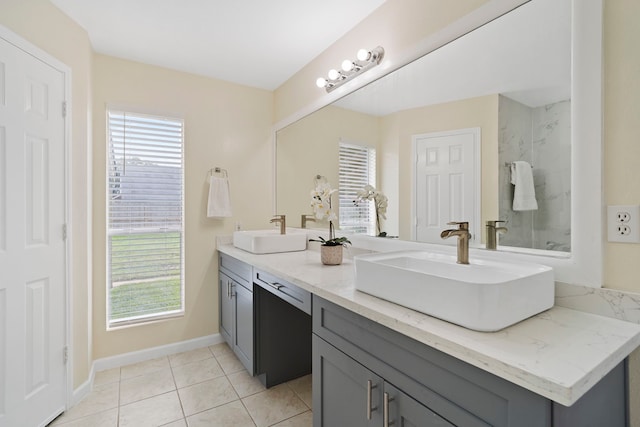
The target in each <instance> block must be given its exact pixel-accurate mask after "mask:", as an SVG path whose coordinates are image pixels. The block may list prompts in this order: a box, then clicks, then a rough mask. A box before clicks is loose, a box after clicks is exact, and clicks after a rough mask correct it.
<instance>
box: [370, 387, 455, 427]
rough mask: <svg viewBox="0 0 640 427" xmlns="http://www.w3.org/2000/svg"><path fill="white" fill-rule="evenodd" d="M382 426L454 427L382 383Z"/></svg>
mask: <svg viewBox="0 0 640 427" xmlns="http://www.w3.org/2000/svg"><path fill="white" fill-rule="evenodd" d="M382 406H383V417H384V420H383V425H384V426H391V425H393V426H394V427H418V426H420V427H455V426H454V425H453V424H451V423H450V422H448V421H447V420H445V419H444V418H442V417H441V416H439V415H438V414H436V413H435V412H433V411H431V410H430V409H429V408H427V407H426V406H423V405H421V404H420V403H418V402H417V401H415V400H413V399H412V398H411V397H409V396H408V395H406V394H405V393H403V392H402V391H400V390H398V389H397V388H395V387H394V386H392V385H391V384H389V383H387V382H385V383H384V393H383V396H382Z"/></svg>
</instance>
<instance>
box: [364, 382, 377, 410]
mask: <svg viewBox="0 0 640 427" xmlns="http://www.w3.org/2000/svg"><path fill="white" fill-rule="evenodd" d="M376 387H378V385H377V384H375V385H374V384H373V381H371V380H368V381H367V420H371V413H372V412H373V411H375V410H377V409H378V407H377V406H371V404H372V400H373V396H372V395H373V389H374V388H376Z"/></svg>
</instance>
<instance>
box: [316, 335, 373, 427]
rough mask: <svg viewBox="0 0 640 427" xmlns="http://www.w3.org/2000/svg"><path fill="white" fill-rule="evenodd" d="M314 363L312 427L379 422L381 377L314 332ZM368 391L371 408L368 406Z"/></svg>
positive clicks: (364, 426)
mask: <svg viewBox="0 0 640 427" xmlns="http://www.w3.org/2000/svg"><path fill="white" fill-rule="evenodd" d="M313 364H314V366H313V407H314V411H313V425H314V426H317V427H334V426H350V427H358V426H362V427H369V426H371V427H373V426H380V425H382V399H381V391H382V379H381V378H380V377H379V376H377V375H375V374H374V373H373V372H371V371H369V370H368V369H367V368H365V367H364V366H362V365H361V364H359V363H358V362H356V361H355V360H353V359H352V358H350V357H349V356H347V355H346V354H344V353H342V352H341V351H339V350H338V349H336V348H335V347H333V346H332V345H330V344H328V343H327V342H326V341H324V340H323V339H322V338H319V337H318V336H317V335H315V334H314V335H313ZM369 381H371V387H372V388H371V390H369V388H368V382H369ZM369 393H370V395H371V405H370V411H368V409H369V408H368V405H367V397H368V394H369Z"/></svg>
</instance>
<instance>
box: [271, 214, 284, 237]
mask: <svg viewBox="0 0 640 427" xmlns="http://www.w3.org/2000/svg"><path fill="white" fill-rule="evenodd" d="M269 222H271V223H274V222H279V223H280V234H285V233H286V230H287V220H286V218H285V215H276V216H274V217H273V218H271V221H269Z"/></svg>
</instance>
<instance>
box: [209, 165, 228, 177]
mask: <svg viewBox="0 0 640 427" xmlns="http://www.w3.org/2000/svg"><path fill="white" fill-rule="evenodd" d="M214 173H221V174H222V176H223V177H225V178H228V177H229V174H228V173H227V170H226V169H222V168H219V167H217V166H216V167H215V168H211V169H209V176H213V174H214Z"/></svg>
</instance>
